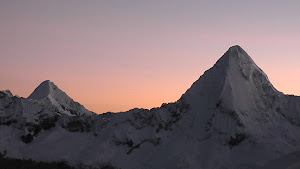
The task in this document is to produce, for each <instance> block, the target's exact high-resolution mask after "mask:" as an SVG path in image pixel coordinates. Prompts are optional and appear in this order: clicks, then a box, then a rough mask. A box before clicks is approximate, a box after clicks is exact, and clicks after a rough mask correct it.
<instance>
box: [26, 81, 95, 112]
mask: <svg viewBox="0 0 300 169" xmlns="http://www.w3.org/2000/svg"><path fill="white" fill-rule="evenodd" d="M27 99H33V100H37V101H43V102H44V103H45V104H50V105H52V106H55V107H56V108H57V109H58V111H59V112H62V113H65V114H68V115H82V114H87V115H91V114H93V113H92V112H90V111H88V110H87V109H85V108H84V107H83V106H82V105H80V104H79V103H77V102H75V101H74V100H73V99H71V98H70V97H69V96H68V95H67V94H66V93H65V92H63V91H61V90H60V89H59V88H58V87H57V86H56V85H55V84H54V83H53V82H51V81H50V80H46V81H44V82H42V83H41V84H40V85H39V86H38V87H37V88H36V89H35V90H34V92H33V93H31V95H30V96H29V97H28V98H27Z"/></svg>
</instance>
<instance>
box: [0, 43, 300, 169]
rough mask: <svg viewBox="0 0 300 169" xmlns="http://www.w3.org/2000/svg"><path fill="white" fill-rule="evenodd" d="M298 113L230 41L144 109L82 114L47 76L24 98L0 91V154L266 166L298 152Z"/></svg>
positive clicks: (122, 163)
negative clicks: (183, 85) (169, 99)
mask: <svg viewBox="0 0 300 169" xmlns="http://www.w3.org/2000/svg"><path fill="white" fill-rule="evenodd" d="M299 112H300V97H295V96H289V95H284V94H283V93H281V92H279V91H277V90H276V89H275V88H274V87H273V86H272V84H271V83H270V81H269V80H268V77H267V75H266V74H265V73H264V72H263V71H262V70H261V69H260V68H259V67H258V66H257V65H256V64H255V63H254V61H253V60H252V59H251V57H250V56H249V55H248V54H247V53H246V52H245V51H244V50H243V49H242V48H241V47H240V46H232V47H230V48H229V49H228V51H227V52H225V53H224V55H223V56H222V57H221V58H220V59H219V60H218V61H217V63H216V64H215V65H214V66H213V67H212V68H210V69H209V70H207V71H206V72H205V73H204V74H203V75H202V76H201V77H200V78H199V79H198V80H197V81H196V82H194V83H193V85H192V86H191V87H190V88H189V89H188V90H187V91H186V92H185V94H184V95H182V97H181V98H180V99H179V100H178V101H177V102H174V103H169V104H163V105H162V106H161V107H159V108H153V109H151V110H146V109H132V110H129V111H127V112H120V113H105V114H99V115H94V116H93V115H91V116H84V115H86V114H87V115H90V114H93V113H92V112H89V111H88V110H86V109H85V108H84V107H83V106H81V105H80V104H79V103H77V102H74V101H73V99H71V98H70V97H69V96H68V95H67V94H66V93H64V92H63V91H62V90H60V89H59V88H58V87H57V86H56V85H55V84H54V83H52V82H50V81H44V82H43V83H42V84H41V85H40V86H39V87H38V88H37V89H36V90H35V91H34V92H33V93H32V94H31V95H30V96H29V97H28V99H24V98H19V97H15V96H13V97H12V94H11V93H10V92H8V91H7V92H3V91H0V120H1V121H0V122H1V123H0V131H1V132H0V143H1V144H0V153H1V152H5V154H6V156H7V157H12V158H26V159H28V158H30V159H33V160H40V161H47V160H48V161H50V160H51V161H60V160H63V161H67V162H69V163H70V164H72V165H77V164H80V166H81V164H84V165H87V166H102V165H103V164H109V165H112V166H116V168H118V167H119V168H124V169H126V168H190V169H194V168H206V169H214V168H224V169H225V168H226V169H227V168H245V169H246V168H247V169H250V168H251V169H253V168H270V167H265V166H269V164H268V163H270V162H271V163H273V161H272V160H275V159H277V158H279V157H284V158H285V157H286V156H285V155H287V156H289V154H290V153H293V152H300V146H299V145H300V128H299V127H300V114H299ZM66 114H67V115H66ZM6 152H7V153H6ZM298 159H299V157H298ZM283 160H284V159H283ZM295 161H297V160H295ZM298 161H299V160H298ZM298 161H297V162H298ZM297 166H299V165H297ZM98 168H101V167H98ZM277 168H278V167H277ZM281 168H288V167H281Z"/></svg>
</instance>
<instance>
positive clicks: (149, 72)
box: [0, 0, 300, 113]
mask: <svg viewBox="0 0 300 169" xmlns="http://www.w3.org/2000/svg"><path fill="white" fill-rule="evenodd" d="M299 7H300V1H275V0H272V1H258V0H252V1H247V2H246V1H230V0H229V1H227V0H226V1H224V0H222V1H205V2H201V1H154V0H151V1H147V2H146V1H79V0H78V1H76V0H72V1H71V0H70V1H67V0H66V1H62V0H51V1H40V0H36V1H31V0H27V1H12V0H2V1H0V22H1V25H0V58H1V62H0V90H3V89H8V88H9V89H11V91H12V92H13V93H14V94H18V95H20V96H23V97H27V96H28V95H29V94H30V93H31V92H32V91H33V90H34V88H35V87H37V86H38V85H39V83H41V82H42V81H43V80H46V79H49V80H51V81H53V82H54V83H55V84H57V85H58V87H60V88H61V89H62V90H64V91H65V92H66V93H67V94H68V95H69V96H71V97H72V98H74V99H75V100H76V101H78V102H80V103H82V104H84V105H85V106H86V107H87V108H88V109H91V110H93V111H96V112H98V113H102V112H105V111H124V110H128V109H130V108H134V107H144V108H151V107H154V106H160V105H161V103H163V102H173V101H176V100H177V99H178V98H179V97H180V96H181V94H182V93H184V92H185V90H186V89H187V88H189V87H190V85H191V84H192V83H193V82H194V81H195V80H197V78H199V76H200V75H202V74H203V72H204V71H205V70H207V69H208V68H210V67H211V66H212V65H213V64H214V63H215V62H216V60H217V59H218V58H219V57H221V56H222V54H223V53H224V52H225V51H226V50H227V49H228V48H229V47H230V46H232V45H236V44H238V45H240V46H241V47H243V48H244V49H245V50H246V51H247V52H248V54H249V55H250V56H251V57H252V58H253V60H254V61H255V62H256V63H257V64H258V66H260V67H261V68H262V69H263V70H264V71H265V72H266V73H267V74H268V76H269V78H270V80H271V82H272V83H273V84H274V85H275V87H276V88H277V89H278V90H281V91H283V92H284V93H289V94H296V95H300V87H299V86H300V78H298V77H299V76H298V75H299V73H300V67H299V63H300V56H299V53H300V46H299V45H300V32H299V30H300V22H299V16H300V10H299Z"/></svg>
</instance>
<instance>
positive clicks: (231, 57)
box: [216, 45, 257, 67]
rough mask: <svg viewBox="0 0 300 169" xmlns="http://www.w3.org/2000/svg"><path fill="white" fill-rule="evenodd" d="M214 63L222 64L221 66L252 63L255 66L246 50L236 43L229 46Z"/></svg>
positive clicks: (248, 64)
mask: <svg viewBox="0 0 300 169" xmlns="http://www.w3.org/2000/svg"><path fill="white" fill-rule="evenodd" d="M216 65H222V67H227V66H230V67H232V66H233V65H238V66H240V67H241V66H242V67H245V66H246V67H247V66H248V67H249V66H251V65H252V66H255V67H257V66H256V64H255V63H254V61H253V60H252V58H251V57H250V56H249V55H248V54H247V52H246V51H245V50H244V49H242V48H241V47H240V46H238V45H235V46H232V47H230V48H229V49H228V50H227V51H226V52H225V53H224V55H223V56H222V57H221V58H220V59H219V60H218V61H217V63H216Z"/></svg>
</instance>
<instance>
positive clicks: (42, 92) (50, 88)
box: [28, 80, 62, 100]
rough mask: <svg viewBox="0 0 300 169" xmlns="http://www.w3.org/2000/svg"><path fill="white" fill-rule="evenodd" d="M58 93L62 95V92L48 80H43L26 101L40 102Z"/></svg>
mask: <svg viewBox="0 0 300 169" xmlns="http://www.w3.org/2000/svg"><path fill="white" fill-rule="evenodd" d="M55 92H57V93H55ZM58 93H62V91H61V90H60V89H58V87H57V86H56V85H55V84H54V83H53V82H51V81H50V80H45V81H43V82H42V83H41V84H40V85H39V86H38V87H37V88H36V89H35V90H34V92H33V93H31V95H30V96H29V97H28V99H34V100H42V99H44V98H47V97H49V96H52V97H53V96H54V95H55V94H58Z"/></svg>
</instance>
